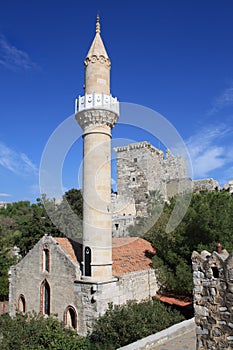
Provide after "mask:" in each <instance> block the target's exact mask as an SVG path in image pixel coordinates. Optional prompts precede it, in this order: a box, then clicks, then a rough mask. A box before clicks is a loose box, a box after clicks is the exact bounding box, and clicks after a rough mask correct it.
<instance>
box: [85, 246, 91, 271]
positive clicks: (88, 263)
mask: <svg viewBox="0 0 233 350" xmlns="http://www.w3.org/2000/svg"><path fill="white" fill-rule="evenodd" d="M85 276H91V249H90V248H89V247H86V248H85Z"/></svg>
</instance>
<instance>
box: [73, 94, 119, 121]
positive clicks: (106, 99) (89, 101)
mask: <svg viewBox="0 0 233 350" xmlns="http://www.w3.org/2000/svg"><path fill="white" fill-rule="evenodd" d="M88 109H100V110H101V109H105V110H108V111H111V112H113V113H115V114H116V115H118V116H119V110H120V108H119V102H118V101H117V98H116V97H112V95H105V94H96V93H93V94H86V95H84V96H79V97H78V98H77V99H76V100H75V114H76V113H78V112H82V111H84V110H88Z"/></svg>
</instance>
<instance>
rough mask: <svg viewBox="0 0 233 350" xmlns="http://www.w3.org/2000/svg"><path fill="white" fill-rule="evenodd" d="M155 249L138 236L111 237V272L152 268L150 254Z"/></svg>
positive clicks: (122, 272)
mask: <svg viewBox="0 0 233 350" xmlns="http://www.w3.org/2000/svg"><path fill="white" fill-rule="evenodd" d="M154 254H155V250H154V249H153V247H152V245H151V244H150V243H149V242H148V241H146V240H145V239H142V238H138V237H127V238H113V240H112V260H113V265H112V268H113V274H114V275H122V274H124V273H128V272H134V271H140V270H149V269H150V268H152V261H151V259H152V256H153V255H154Z"/></svg>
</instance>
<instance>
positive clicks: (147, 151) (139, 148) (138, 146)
mask: <svg viewBox="0 0 233 350" xmlns="http://www.w3.org/2000/svg"><path fill="white" fill-rule="evenodd" d="M115 151H116V152H117V192H118V195H120V196H124V197H126V198H132V199H133V200H134V202H135V207H136V216H146V215H147V210H146V202H147V196H146V194H148V192H149V191H156V190H157V191H159V192H160V193H161V194H162V196H163V197H164V198H165V199H167V191H166V183H168V182H169V181H172V180H177V179H178V180H179V179H184V178H186V163H185V160H184V159H183V158H182V157H180V156H178V157H177V156H172V155H171V154H170V152H169V151H168V150H167V152H166V158H165V156H164V152H163V151H162V150H159V149H157V148H156V147H154V146H152V145H151V144H150V143H149V142H147V141H144V142H138V143H133V144H129V145H127V146H122V147H116V148H115Z"/></svg>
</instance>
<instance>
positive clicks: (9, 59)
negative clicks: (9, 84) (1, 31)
mask: <svg viewBox="0 0 233 350" xmlns="http://www.w3.org/2000/svg"><path fill="white" fill-rule="evenodd" d="M0 66H2V67H4V68H7V69H9V70H13V71H15V70H19V69H23V70H30V69H35V68H39V67H38V65H37V64H36V63H34V62H33V61H32V60H31V58H30V57H29V55H28V54H27V53H26V52H25V51H22V50H19V49H17V48H16V47H15V46H13V45H12V44H10V43H9V42H8V41H7V39H6V38H5V36H4V35H0Z"/></svg>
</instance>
